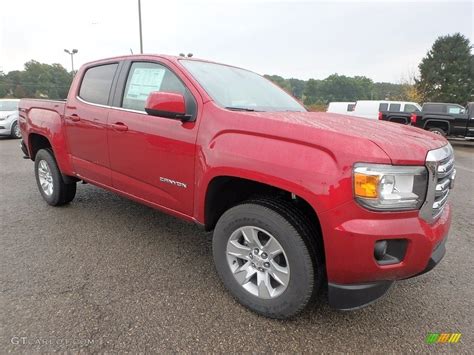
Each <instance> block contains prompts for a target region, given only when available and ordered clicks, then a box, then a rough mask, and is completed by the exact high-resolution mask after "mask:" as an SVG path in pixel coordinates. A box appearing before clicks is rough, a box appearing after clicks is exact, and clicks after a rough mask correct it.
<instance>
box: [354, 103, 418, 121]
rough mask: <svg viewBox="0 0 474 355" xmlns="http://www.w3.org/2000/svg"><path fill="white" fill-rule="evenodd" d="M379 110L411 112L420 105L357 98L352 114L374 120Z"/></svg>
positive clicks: (416, 109)
mask: <svg viewBox="0 0 474 355" xmlns="http://www.w3.org/2000/svg"><path fill="white" fill-rule="evenodd" d="M380 111H390V112H410V113H411V112H417V111H421V107H420V105H419V104H417V103H416V102H405V101H377V100H359V101H357V102H356V105H355V108H354V111H353V112H352V115H353V116H357V117H364V118H370V119H374V120H376V119H378V118H379V112H380Z"/></svg>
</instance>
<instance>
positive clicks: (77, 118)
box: [67, 113, 81, 122]
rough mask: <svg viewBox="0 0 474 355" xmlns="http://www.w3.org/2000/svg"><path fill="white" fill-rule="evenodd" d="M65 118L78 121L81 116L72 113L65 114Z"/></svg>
mask: <svg viewBox="0 0 474 355" xmlns="http://www.w3.org/2000/svg"><path fill="white" fill-rule="evenodd" d="M67 118H69V119H70V120H71V121H73V122H79V121H80V120H81V118H80V117H79V116H78V115H76V114H75V113H73V114H72V115H71V116H67Z"/></svg>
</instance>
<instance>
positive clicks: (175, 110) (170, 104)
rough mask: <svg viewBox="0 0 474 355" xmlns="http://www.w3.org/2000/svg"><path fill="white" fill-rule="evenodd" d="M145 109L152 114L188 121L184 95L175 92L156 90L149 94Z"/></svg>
mask: <svg viewBox="0 0 474 355" xmlns="http://www.w3.org/2000/svg"><path fill="white" fill-rule="evenodd" d="M145 111H146V113H147V114H149V115H151V116H159V117H165V118H171V119H176V120H182V121H188V120H189V119H191V116H190V115H187V114H186V103H185V100H184V96H183V95H181V94H177V93H173V92H159V91H154V92H151V93H150V94H149V95H148V98H147V100H146V103H145Z"/></svg>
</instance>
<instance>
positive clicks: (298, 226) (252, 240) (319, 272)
mask: <svg viewBox="0 0 474 355" xmlns="http://www.w3.org/2000/svg"><path fill="white" fill-rule="evenodd" d="M307 222H308V221H307V220H306V219H304V218H303V216H302V215H301V214H300V213H298V212H297V211H295V210H294V207H293V206H291V204H290V203H287V202H285V201H277V200H275V201H273V200H269V199H261V200H253V201H248V202H246V203H243V204H241V205H238V206H235V207H233V208H231V209H229V210H228V211H226V212H225V213H224V214H223V215H222V216H221V218H220V219H219V221H218V222H217V225H216V228H215V230H214V236H213V256H214V263H215V266H216V269H217V273H218V274H219V277H220V278H221V280H222V282H223V283H224V285H225V287H226V288H227V289H228V291H229V292H230V293H231V294H232V295H233V296H234V297H235V298H236V299H237V301H238V302H240V303H241V304H243V305H244V306H246V307H248V308H250V309H251V310H252V311H254V312H257V313H259V314H261V315H264V316H266V317H271V318H279V319H284V318H289V317H292V316H294V315H296V314H297V313H299V312H300V311H302V310H303V309H304V308H305V306H306V305H307V304H308V302H309V300H310V299H311V297H312V296H313V294H315V293H316V292H317V291H318V289H319V287H320V285H321V282H322V279H323V266H322V258H321V254H320V253H321V250H318V248H317V243H316V242H315V238H318V237H319V236H317V235H314V233H312V229H311V228H310V226H309V225H308V223H307Z"/></svg>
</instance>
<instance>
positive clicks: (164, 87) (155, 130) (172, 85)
mask: <svg viewBox="0 0 474 355" xmlns="http://www.w3.org/2000/svg"><path fill="white" fill-rule="evenodd" d="M128 65H129V69H128V71H127V70H126V69H127V68H125V70H124V71H123V72H128V75H127V77H126V78H123V83H124V84H123V90H120V89H119V87H118V88H117V91H121V92H123V93H122V94H121V97H120V99H119V100H118V102H117V106H120V107H112V108H111V109H110V113H109V119H108V129H107V132H108V142H109V155H110V167H111V172H112V185H113V187H114V188H116V189H118V190H120V191H123V192H125V193H128V194H130V195H133V196H136V197H139V198H140V199H143V200H146V201H149V202H152V203H154V204H157V205H160V206H162V207H164V208H166V209H171V210H174V211H178V212H180V213H183V214H187V215H192V210H193V199H194V196H193V193H194V169H195V167H194V158H195V154H196V153H195V143H196V136H197V124H196V121H194V122H182V121H180V120H174V119H169V118H164V117H157V116H150V115H148V114H147V113H146V112H145V101H146V99H147V97H148V94H149V93H150V92H152V91H163V92H175V93H180V94H183V95H184V96H185V98H186V109H187V113H188V114H190V115H192V116H193V117H194V118H195V117H196V114H197V112H196V101H195V99H194V97H193V96H192V94H191V92H190V91H189V90H188V88H187V87H186V86H185V84H184V83H183V81H181V80H180V79H179V78H178V76H177V75H176V74H174V72H173V71H171V70H170V69H169V68H168V67H166V66H164V65H162V64H160V63H156V62H133V63H128Z"/></svg>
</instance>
